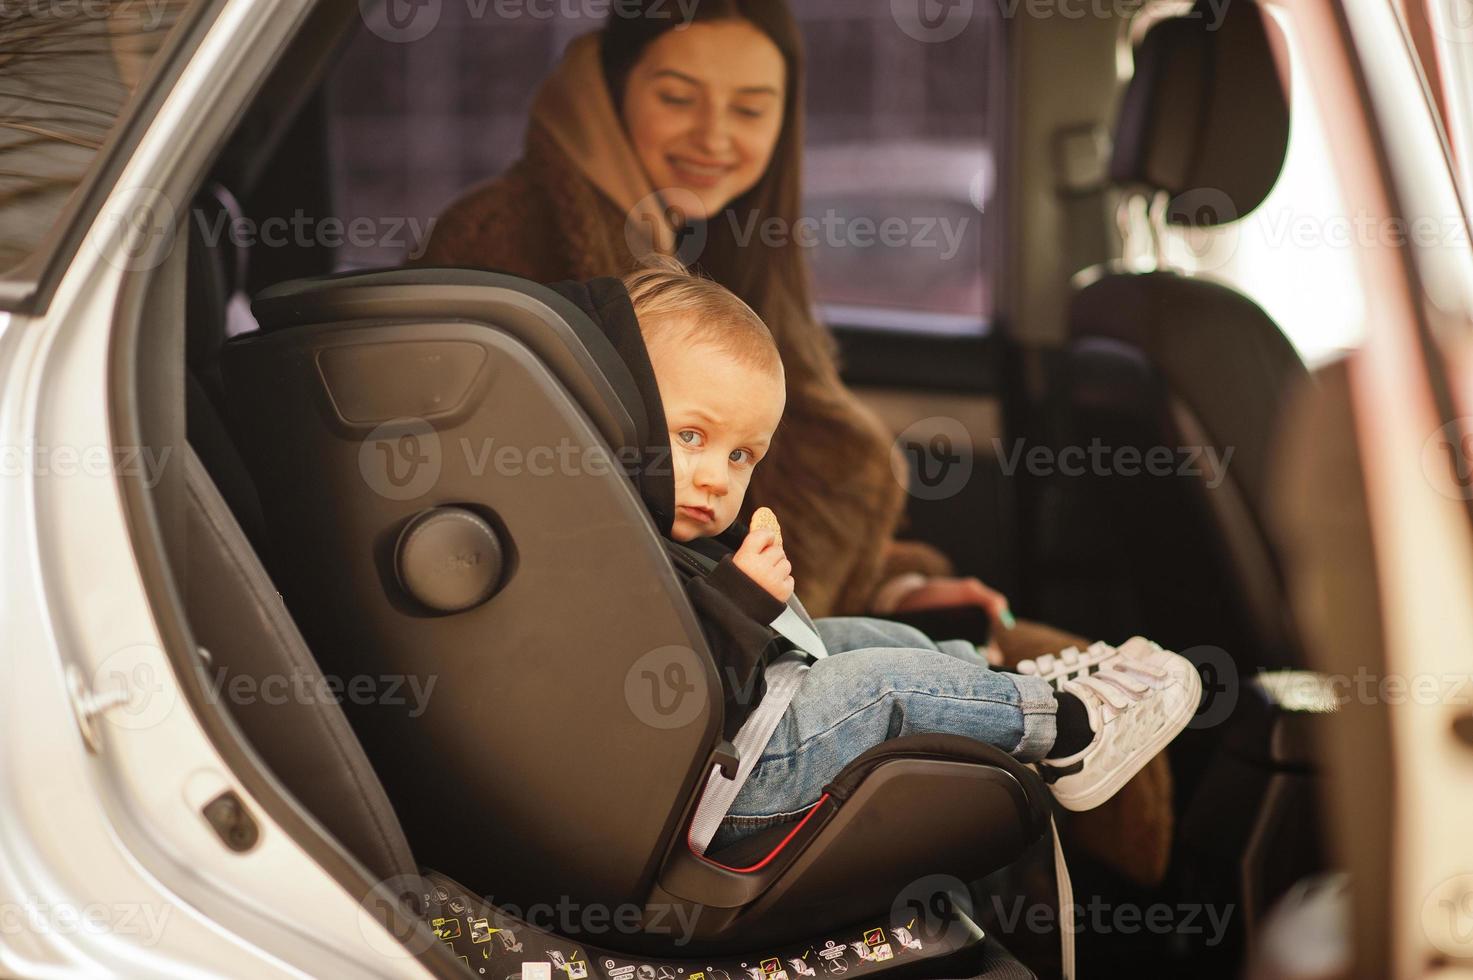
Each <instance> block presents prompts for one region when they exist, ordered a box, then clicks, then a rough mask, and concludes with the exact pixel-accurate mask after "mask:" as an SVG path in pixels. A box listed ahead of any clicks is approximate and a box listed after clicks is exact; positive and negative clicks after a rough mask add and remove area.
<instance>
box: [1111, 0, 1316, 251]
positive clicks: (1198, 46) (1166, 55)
mask: <svg viewBox="0 0 1473 980" xmlns="http://www.w3.org/2000/svg"><path fill="white" fill-rule="evenodd" d="M1283 44H1284V39H1283V37H1282V35H1281V34H1280V33H1279V30H1278V28H1277V27H1276V26H1275V25H1273V24H1272V23H1271V19H1270V18H1269V16H1268V15H1267V14H1266V13H1264V12H1263V11H1262V10H1261V9H1260V8H1259V7H1258V5H1257V4H1254V3H1247V2H1243V3H1234V4H1232V5H1230V6H1226V5H1225V6H1223V8H1222V9H1221V10H1214V9H1213V8H1212V7H1210V6H1207V5H1205V4H1202V3H1199V4H1197V6H1196V7H1194V8H1193V10H1192V13H1191V14H1189V15H1187V16H1184V17H1176V18H1171V19H1169V20H1164V21H1161V22H1160V23H1158V24H1155V25H1154V26H1152V27H1151V29H1150V30H1149V31H1147V32H1146V36H1145V38H1144V40H1142V41H1141V43H1140V45H1139V46H1138V47H1137V48H1136V51H1135V74H1134V75H1133V76H1132V78H1131V80H1130V84H1129V86H1128V87H1127V89H1126V91H1125V96H1124V98H1123V100H1122V101H1121V105H1120V111H1119V115H1118V116H1117V117H1116V120H1115V145H1114V151H1113V155H1112V157H1111V160H1110V179H1111V180H1112V181H1113V182H1114V183H1116V184H1118V185H1121V186H1127V187H1142V186H1144V187H1145V188H1147V189H1149V190H1153V191H1156V190H1161V191H1166V192H1167V193H1168V194H1170V195H1171V196H1172V197H1173V198H1176V197H1178V196H1180V195H1187V194H1188V192H1194V191H1195V192H1199V193H1197V194H1191V195H1190V196H1189V197H1190V199H1184V200H1182V201H1179V202H1173V206H1172V207H1171V208H1170V209H1169V211H1168V218H1167V220H1168V221H1172V222H1174V223H1191V224H1194V225H1199V226H1200V225H1214V224H1223V223H1225V222H1228V221H1231V220H1233V219H1235V218H1240V217H1243V216H1244V215H1246V214H1247V213H1248V212H1249V211H1252V210H1253V209H1254V208H1256V207H1257V206H1258V205H1259V204H1261V203H1263V200H1264V198H1266V197H1267V196H1268V193H1269V191H1270V190H1271V189H1272V188H1273V185H1274V181H1275V180H1277V179H1278V175H1279V171H1280V170H1281V169H1282V168H1283V164H1284V155H1285V152H1286V151H1287V149H1288V145H1289V100H1288V92H1287V90H1286V84H1287V82H1286V80H1285V79H1281V77H1280V73H1279V67H1278V66H1279V65H1280V64H1284V65H1287V60H1286V59H1282V58H1276V57H1275V51H1276V50H1280V51H1281V50H1282V48H1283ZM1198 198H1200V200H1198Z"/></svg>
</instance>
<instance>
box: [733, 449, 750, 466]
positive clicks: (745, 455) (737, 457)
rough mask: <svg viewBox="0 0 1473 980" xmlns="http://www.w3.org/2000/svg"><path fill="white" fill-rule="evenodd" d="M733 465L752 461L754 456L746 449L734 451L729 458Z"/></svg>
mask: <svg viewBox="0 0 1473 980" xmlns="http://www.w3.org/2000/svg"><path fill="white" fill-rule="evenodd" d="M728 458H729V459H730V460H731V461H732V462H733V463H745V462H749V461H750V460H751V459H752V454H751V453H749V452H748V451H747V450H745V449H733V450H732V451H731V456H730V457H728Z"/></svg>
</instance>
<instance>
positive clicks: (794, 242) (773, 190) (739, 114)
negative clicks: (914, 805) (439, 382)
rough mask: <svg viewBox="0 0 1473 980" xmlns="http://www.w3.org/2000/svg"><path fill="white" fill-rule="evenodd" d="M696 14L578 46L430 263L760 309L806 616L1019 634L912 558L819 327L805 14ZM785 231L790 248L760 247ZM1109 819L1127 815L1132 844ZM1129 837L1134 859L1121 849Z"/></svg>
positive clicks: (1139, 836) (789, 540) (653, 14)
mask: <svg viewBox="0 0 1473 980" xmlns="http://www.w3.org/2000/svg"><path fill="white" fill-rule="evenodd" d="M681 16H682V15H681V14H680V12H679V5H675V4H668V3H658V4H653V3H652V4H649V5H648V7H647V8H644V7H642V8H641V11H640V12H639V13H637V14H630V13H629V12H628V10H627V8H626V7H620V8H619V9H618V10H616V11H615V12H614V13H613V14H611V15H610V18H609V20H608V22H607V24H606V26H605V28H604V29H603V31H601V32H599V33H598V34H593V35H588V36H585V37H582V38H579V39H578V40H576V41H574V42H573V43H572V44H571V45H570V46H569V48H568V50H567V53H566V54H565V56H564V58H563V61H562V62H561V63H560V64H559V65H558V67H557V69H556V70H555V71H554V72H553V74H552V75H551V77H549V78H548V80H547V81H546V82H545V83H544V84H543V86H542V88H541V90H540V91H539V93H538V95H537V98H536V101H535V102H534V104H533V107H532V118H531V122H530V125H529V127H528V130H527V138H526V144H525V149H524V155H523V157H522V159H521V160H520V161H518V162H517V163H516V164H515V165H514V166H513V167H512V168H511V169H510V170H509V171H508V172H507V173H506V174H505V175H503V176H502V177H499V178H497V179H494V180H491V181H488V182H486V183H483V184H481V185H479V186H477V187H475V188H472V189H471V190H470V191H468V192H467V193H466V194H465V195H463V196H462V197H461V198H460V199H459V200H457V201H456V202H455V203H454V204H452V205H451V206H450V207H449V208H448V209H447V211H446V212H445V214H443V215H442V216H440V218H439V219H438V220H437V221H436V223H435V228H434V232H433V235H432V237H431V239H430V242H429V245H428V247H427V249H426V251H425V254H424V255H423V257H422V258H421V259H420V260H419V263H420V264H422V265H464V266H474V267H480V268H490V269H497V270H500V271H504V272H510V273H513V274H515V275H519V276H523V277H526V278H528V279H532V280H536V281H541V282H548V281H553V280H558V279H587V278H591V277H593V276H600V275H619V274H622V273H625V272H628V271H630V270H631V269H633V268H634V267H635V266H636V265H637V264H638V258H639V256H640V255H643V254H644V253H646V252H648V251H649V250H651V249H657V250H660V251H663V252H669V253H673V254H675V255H677V256H678V257H679V258H681V259H682V260H684V261H685V262H687V263H688V264H690V265H692V266H694V267H696V268H698V269H699V270H700V271H702V272H703V273H704V274H706V275H708V276H710V277H711V278H713V279H715V280H716V281H718V282H720V283H722V284H723V285H725V286H727V287H728V288H729V289H731V290H732V291H733V292H735V293H736V294H737V295H738V296H740V297H741V298H742V299H744V300H746V301H747V303H748V304H749V305H750V306H752V307H753V308H754V309H755V310H756V311H757V313H758V314H759V315H761V317H762V319H763V320H764V321H765V322H766V323H767V324H768V326H769V327H770V328H771V329H772V332H773V335H774V337H775V339H776V340H777V343H778V348H779V350H780V352H781V353H782V358H783V366H784V369H785V371H786V374H787V380H788V403H787V404H788V407H787V412H786V414H785V416H784V419H783V425H782V428H781V430H780V431H779V433H778V436H777V438H776V439H775V440H774V442H773V445H772V448H771V450H770V452H769V455H768V457H767V459H766V461H765V462H764V464H763V467H762V469H761V470H759V471H758V473H757V474H756V476H755V478H754V481H753V486H752V488H751V491H750V492H749V494H748V496H747V500H748V507H749V508H750V507H753V506H756V505H759V504H761V505H766V506H769V507H771V508H772V509H773V510H774V511H776V513H777V514H778V515H779V517H780V519H781V520H782V522H783V527H784V529H785V531H787V534H786V535H785V537H784V543H785V545H786V546H787V550H788V556H789V559H790V560H791V562H792V565H793V575H794V577H795V578H796V580H797V581H798V582H799V583H802V587H801V589H800V595H801V598H802V600H803V603H804V605H805V606H806V607H807V608H808V610H809V611H810V612H811V613H812V614H813V615H814V616H816V617H817V616H833V615H846V614H862V613H871V614H881V615H883V614H887V613H893V612H908V611H914V610H922V609H935V608H946V607H953V606H962V605H978V606H981V607H982V608H984V609H985V610H986V611H987V612H988V614H989V615H990V616H991V617H992V619H993V621H994V624H997V625H1001V623H1002V622H1003V621H1004V620H1006V621H1007V622H1008V623H1009V624H1011V617H1010V616H1009V615H1008V614H1007V600H1006V599H1005V598H1004V597H1003V596H1002V595H1001V594H999V593H998V592H996V591H994V590H992V589H989V588H987V587H986V586H984V585H983V584H982V583H981V582H979V581H977V580H976V579H964V578H955V577H952V576H951V575H950V571H951V569H950V565H949V563H948V562H947V560H946V559H945V557H944V556H942V555H941V553H940V552H938V551H936V550H935V549H934V548H931V547H929V546H926V545H922V544H918V543H914V542H898V541H896V539H895V533H896V530H897V528H898V526H899V524H900V521H901V515H902V512H903V509H904V503H905V499H904V498H905V491H904V473H903V469H897V467H898V466H901V465H902V464H900V463H899V462H898V457H897V455H896V454H895V452H894V448H893V440H892V437H891V435H890V434H889V433H887V432H886V431H885V429H884V427H883V426H882V425H881V423H880V422H879V420H878V419H877V418H876V417H875V416H874V414H873V413H871V412H870V411H869V410H868V409H867V408H865V407H864V406H863V405H862V404H861V403H860V402H859V400H858V399H857V398H856V397H855V396H854V395H853V394H852V393H851V392H850V391H849V390H848V389H847V388H846V387H845V386H844V384H843V382H842V381H841V380H840V378H839V372H838V367H837V364H836V356H835V354H836V352H835V348H834V343H833V340H832V337H831V336H830V334H829V333H828V331H827V330H826V329H825V328H824V327H823V326H822V325H821V324H819V323H818V322H816V321H815V320H814V318H813V313H812V310H813V302H812V297H811V294H810V288H809V277H808V271H807V268H806V265H805V262H806V259H805V256H804V254H803V248H804V245H803V243H802V242H800V241H799V240H798V239H797V236H796V235H795V234H793V233H792V231H793V229H794V228H795V227H796V225H795V223H796V222H797V220H798V218H799V217H801V210H800V205H801V200H800V190H801V184H802V181H801V172H802V148H803V127H802V112H801V106H802V104H803V100H802V78H803V62H802V45H801V40H800V36H799V32H798V28H797V25H796V23H795V22H794V20H793V18H792V15H791V13H790V12H789V10H788V8H787V6H786V4H785V3H784V2H783V0H702V2H701V3H700V4H697V5H695V7H694V14H693V16H692V18H691V19H690V20H689V21H684V20H681V19H680V17H681ZM677 28H678V29H677ZM773 219H776V222H775V227H776V228H777V229H778V231H779V233H778V234H775V235H774V234H760V233H755V230H756V229H761V228H764V227H774V223H773ZM837 473H843V474H845V478H844V479H843V480H842V481H836V480H835V479H833V478H832V476H831V474H837ZM744 516H749V515H744ZM994 632H995V633H996V634H997V635H998V637H999V640H1000V642H1001V645H1002V646H1003V652H1004V654H1005V655H1006V658H1007V660H1008V661H1009V662H1014V661H1016V660H1018V659H1021V658H1024V657H1031V656H1036V655H1039V654H1042V653H1046V652H1050V651H1055V650H1058V649H1060V648H1062V647H1064V646H1066V645H1068V644H1070V643H1078V642H1079V641H1078V640H1077V638H1075V637H1071V636H1069V635H1068V634H1064V633H1060V632H1059V631H1057V630H1052V629H1050V628H1048V627H1042V626H1036V625H1029V624H1019V626H1018V628H1016V629H997V630H995V631H994ZM1133 790H1134V792H1132V791H1133ZM1142 793H1144V794H1146V796H1147V797H1149V802H1146V803H1144V804H1143V803H1142V802H1141V800H1140V795H1141V794H1142ZM1168 797H1169V780H1168V777H1167V775H1166V770H1165V768H1164V766H1163V765H1160V764H1155V765H1153V766H1151V767H1149V768H1148V769H1147V770H1146V771H1144V772H1142V773H1141V774H1140V775H1139V776H1137V778H1136V780H1135V781H1134V782H1133V783H1132V785H1131V786H1128V787H1127V788H1126V791H1125V792H1124V793H1122V795H1121V797H1118V798H1117V800H1116V801H1113V804H1112V805H1111V806H1110V807H1108V808H1102V810H1100V811H1095V814H1097V816H1094V817H1092V819H1091V827H1089V828H1083V827H1081V828H1080V829H1081V830H1082V831H1083V832H1084V835H1085V836H1091V837H1092V836H1095V834H1094V833H1092V831H1093V830H1095V829H1098V831H1099V834H1098V836H1099V837H1100V839H1101V842H1102V848H1103V849H1104V850H1106V851H1108V852H1109V855H1110V858H1109V859H1110V863H1112V864H1116V863H1117V862H1119V864H1120V865H1121V866H1122V867H1123V869H1124V870H1127V872H1128V873H1129V874H1131V876H1132V877H1137V878H1140V879H1141V880H1145V881H1153V880H1158V879H1159V877H1160V875H1161V873H1162V872H1164V868H1165V860H1166V856H1167V848H1168V845H1169V840H1170V829H1169V828H1170V820H1169V815H1170V814H1169V804H1168V803H1167V802H1166V800H1167V798H1168ZM1132 799H1135V801H1136V802H1134V803H1132ZM1163 809H1164V810H1165V817H1162V816H1161V814H1162V811H1163ZM1110 812H1119V813H1121V814H1129V815H1130V816H1129V820H1130V822H1131V824H1132V827H1131V832H1130V833H1129V834H1124V835H1122V834H1121V832H1120V831H1119V830H1118V829H1117V828H1115V827H1114V826H1113V825H1112V824H1111V818H1110V816H1109V813H1110ZM1143 814H1144V815H1143ZM1163 821H1164V822H1163ZM1122 836H1123V838H1124V839H1125V840H1127V841H1131V842H1135V843H1136V844H1137V845H1139V846H1138V847H1136V848H1134V850H1135V853H1130V852H1129V851H1127V852H1122V851H1121V846H1122V844H1121V840H1122ZM1106 841H1108V843H1105V842H1106Z"/></svg>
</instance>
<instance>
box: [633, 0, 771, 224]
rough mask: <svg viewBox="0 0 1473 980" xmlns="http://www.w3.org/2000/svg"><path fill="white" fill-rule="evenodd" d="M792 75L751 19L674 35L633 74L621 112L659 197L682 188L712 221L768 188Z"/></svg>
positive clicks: (711, 24)
mask: <svg viewBox="0 0 1473 980" xmlns="http://www.w3.org/2000/svg"><path fill="white" fill-rule="evenodd" d="M786 74H787V72H786V68H785V66H784V64H783V58H782V53H781V52H780V51H778V49H777V45H775V44H773V43H772V41H771V40H770V39H769V38H768V37H767V35H765V34H763V33H762V32H761V31H760V30H758V29H757V28H756V27H754V26H753V25H752V24H751V23H749V22H747V21H745V20H723V21H714V22H705V23H696V24H692V25H690V26H689V27H684V28H677V29H675V30H672V31H666V32H665V33H664V34H662V35H660V37H659V38H658V39H657V40H656V41H654V42H653V43H651V44H650V46H649V47H648V48H647V49H646V50H645V52H644V55H643V56H642V57H641V58H640V59H639V62H638V63H637V64H635V66H634V68H633V69H632V70H631V71H630V73H629V79H628V81H627V82H626V83H625V86H624V104H623V106H622V107H621V111H622V113H623V117H624V125H625V127H626V128H627V129H628V131H629V139H630V142H631V143H633V145H634V151H635V154H636V155H637V156H638V157H639V161H640V163H641V164H642V165H643V166H644V170H645V174H646V175H647V176H648V177H649V179H650V184H651V185H652V186H653V187H654V188H655V189H656V190H670V189H676V188H678V189H681V190H685V191H689V192H690V193H689V194H683V195H681V197H682V198H690V199H691V200H692V201H697V202H699V204H700V206H701V207H702V208H703V209H704V213H702V214H691V215H689V217H691V218H709V217H710V216H711V215H713V214H716V213H717V212H719V211H720V210H721V209H722V208H724V207H725V206H726V205H728V204H730V203H731V202H732V200H734V199H735V198H737V197H739V196H740V195H742V194H744V193H746V192H747V191H749V190H751V189H752V187H753V186H754V185H755V184H756V183H757V181H758V180H760V179H761V177H762V174H763V172H764V171H766V169H767V164H768V161H769V160H771V159H772V151H773V148H774V147H776V146H777V139H778V134H779V133H780V132H781V131H782V125H783V87H784V86H785V85H786V84H787V78H786Z"/></svg>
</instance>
